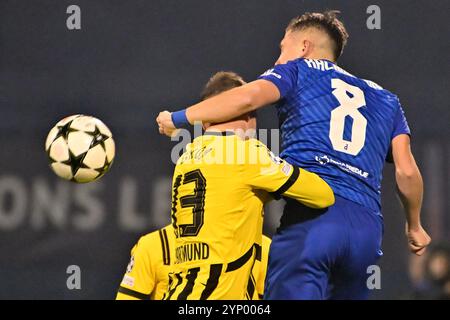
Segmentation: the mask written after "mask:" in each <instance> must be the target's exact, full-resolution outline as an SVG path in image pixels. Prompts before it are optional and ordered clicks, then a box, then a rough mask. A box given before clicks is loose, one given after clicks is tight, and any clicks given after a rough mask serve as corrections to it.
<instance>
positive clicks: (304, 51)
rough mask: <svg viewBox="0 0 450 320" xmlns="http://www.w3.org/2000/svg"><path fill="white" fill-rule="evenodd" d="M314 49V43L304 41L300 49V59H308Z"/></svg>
mask: <svg viewBox="0 0 450 320" xmlns="http://www.w3.org/2000/svg"><path fill="white" fill-rule="evenodd" d="M312 49H313V43H312V42H311V41H309V40H306V39H305V40H303V41H302V45H301V48H300V57H307V56H309V55H310V53H311V51H312Z"/></svg>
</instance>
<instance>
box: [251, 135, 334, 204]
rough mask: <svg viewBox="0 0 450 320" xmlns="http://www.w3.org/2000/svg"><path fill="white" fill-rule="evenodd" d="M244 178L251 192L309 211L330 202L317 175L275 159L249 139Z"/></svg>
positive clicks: (326, 188) (331, 197)
mask: <svg viewBox="0 0 450 320" xmlns="http://www.w3.org/2000/svg"><path fill="white" fill-rule="evenodd" d="M246 153H247V154H248V156H247V158H246V168H245V170H244V178H245V181H246V183H247V184H248V185H250V186H251V187H252V188H255V189H261V190H265V191H267V192H269V193H270V194H271V195H272V196H273V197H274V198H275V199H279V198H280V197H281V196H287V197H290V198H293V199H295V200H297V201H299V202H301V203H303V204H304V205H306V206H308V207H312V208H325V207H328V206H330V205H332V204H333V203H334V194H333V191H332V190H331V188H330V186H329V185H328V184H327V183H326V182H325V181H324V180H323V179H322V178H320V177H319V176H318V175H316V174H314V173H311V172H308V171H306V170H304V169H301V168H298V167H296V166H293V165H291V164H289V163H288V162H286V161H285V160H283V159H281V158H279V157H277V156H275V155H274V154H273V153H272V151H270V150H269V149H268V148H267V147H266V146H265V145H264V144H263V143H261V142H259V141H258V140H249V141H248V147H247V151H246Z"/></svg>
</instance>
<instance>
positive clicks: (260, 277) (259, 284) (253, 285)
mask: <svg viewBox="0 0 450 320" xmlns="http://www.w3.org/2000/svg"><path fill="white" fill-rule="evenodd" d="M271 243H272V239H270V238H269V237H267V236H265V235H263V236H262V245H261V247H258V249H259V248H260V249H259V250H257V253H256V259H255V264H254V265H253V268H252V273H251V275H250V279H249V281H248V285H247V298H248V299H249V300H261V299H262V298H263V296H264V282H265V280H266V273H267V263H268V262H269V250H270V244H271Z"/></svg>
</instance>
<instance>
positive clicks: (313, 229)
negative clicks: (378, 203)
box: [264, 196, 383, 300]
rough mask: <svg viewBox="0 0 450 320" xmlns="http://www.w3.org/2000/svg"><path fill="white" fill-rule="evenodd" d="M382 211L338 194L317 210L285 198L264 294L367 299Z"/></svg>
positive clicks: (267, 296) (378, 249)
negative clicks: (369, 270)
mask: <svg viewBox="0 0 450 320" xmlns="http://www.w3.org/2000/svg"><path fill="white" fill-rule="evenodd" d="M382 236H383V218H382V215H381V213H380V212H375V211H373V210H371V209H368V208H365V207H363V206H361V205H358V204H356V203H355V202H352V201H349V200H346V199H344V198H341V197H337V196H336V202H335V204H334V205H333V206H331V207H329V208H327V209H323V210H315V209H311V208H308V207H305V206H303V205H301V204H299V203H298V202H296V201H293V200H287V204H286V206H285V209H284V213H283V217H282V218H281V226H280V228H279V229H278V230H277V233H276V234H275V236H274V237H273V239H272V244H271V247H270V253H269V265H268V270H267V276H266V284H265V294H264V298H265V299H272V300H273V299H283V300H287V299H295V300H304V299H308V300H309V299H313V300H322V299H367V298H368V295H369V289H368V287H367V279H368V277H369V276H370V275H371V274H372V273H371V272H370V273H368V272H367V268H368V266H370V265H374V264H376V262H377V260H378V259H379V257H380V256H381V255H382V251H381V240H382Z"/></svg>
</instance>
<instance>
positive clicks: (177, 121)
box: [171, 109, 191, 129]
mask: <svg viewBox="0 0 450 320" xmlns="http://www.w3.org/2000/svg"><path fill="white" fill-rule="evenodd" d="M171 116H172V123H173V125H174V126H175V128H177V129H179V128H188V127H189V126H190V125H191V124H190V123H189V120H188V118H187V116H186V109H183V110H180V111H175V112H172V115H171Z"/></svg>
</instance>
